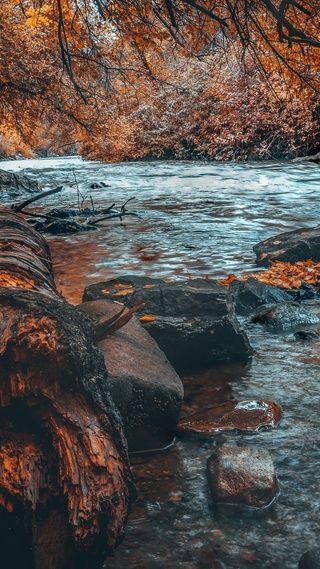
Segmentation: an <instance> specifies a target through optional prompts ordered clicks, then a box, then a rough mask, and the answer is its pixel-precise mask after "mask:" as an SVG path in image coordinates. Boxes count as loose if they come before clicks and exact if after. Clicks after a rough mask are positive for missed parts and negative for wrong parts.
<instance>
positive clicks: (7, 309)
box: [0, 208, 134, 569]
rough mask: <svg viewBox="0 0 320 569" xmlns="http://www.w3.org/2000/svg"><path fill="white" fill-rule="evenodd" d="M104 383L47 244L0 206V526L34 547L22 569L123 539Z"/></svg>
mask: <svg viewBox="0 0 320 569" xmlns="http://www.w3.org/2000/svg"><path fill="white" fill-rule="evenodd" d="M106 377H107V371H106V368H105V363H104V358H103V355H102V353H101V352H100V351H99V349H98V347H97V341H96V337H95V333H94V330H93V327H92V325H91V322H90V320H89V319H88V318H86V317H85V315H83V314H81V313H79V312H78V311H76V310H75V309H74V308H73V307H72V306H71V305H69V304H68V303H67V302H66V301H65V300H64V299H63V298H62V297H61V296H60V295H59V294H58V292H57V291H56V289H55V286H54V281H53V277H52V272H51V259H50V252H49V248H48V245H47V243H46V242H45V240H44V239H43V238H42V237H41V236H40V235H39V234H38V233H36V232H35V231H34V230H33V229H32V228H30V227H29V226H28V224H27V223H26V222H25V221H24V220H23V219H22V218H21V217H20V216H18V215H17V214H15V213H13V212H12V211H10V210H9V209H6V208H0V442H1V445H0V504H1V507H0V525H1V520H3V519H7V518H8V520H9V525H10V524H12V525H13V526H14V528H15V529H16V530H17V531H20V532H21V535H22V534H23V539H24V540H25V541H26V544H27V549H28V551H30V547H31V548H32V555H30V554H28V555H29V557H30V559H28V555H27V556H26V557H25V559H24V563H23V566H24V567H25V568H26V567H30V568H31V567H32V568H33V567H34V568H35V569H44V568H46V569H64V568H66V569H67V568H68V569H71V568H73V567H76V568H77V569H79V568H80V567H89V566H90V568H91V569H93V567H94V566H95V564H96V565H97V566H98V565H99V562H100V561H101V560H102V558H103V556H104V555H105V553H107V552H110V551H111V550H112V549H113V548H114V547H115V546H116V545H117V544H118V542H119V541H120V540H121V538H122V535H123V530H124V525H125V521H126V518H127V515H128V511H129V509H130V505H131V503H132V500H133V497H134V484H133V479H132V475H131V473H130V468H129V461H128V457H127V447H126V441H125V438H124V434H123V425H122V420H121V418H120V415H119V413H118V410H117V409H116V407H115V405H114V404H113V401H112V399H111V397H110V395H109V393H108V392H107V390H106V387H105V385H106ZM1 516H2V518H1ZM5 535H6V534H5V532H4V533H3V536H5ZM30 541H31V544H30ZM11 553H12V557H11V559H10V560H8V565H7V566H8V567H9V566H10V567H11V568H14V567H15V566H16V567H19V566H20V565H19V562H18V561H17V563H16V565H15V562H14V559H13V557H14V555H13V554H14V552H11ZM28 563H29V565H28ZM4 569H6V565H5V566H4Z"/></svg>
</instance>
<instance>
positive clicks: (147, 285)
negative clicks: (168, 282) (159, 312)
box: [142, 284, 156, 288]
mask: <svg viewBox="0 0 320 569" xmlns="http://www.w3.org/2000/svg"><path fill="white" fill-rule="evenodd" d="M155 286H156V285H155V284H146V285H143V287H142V288H154V287H155Z"/></svg>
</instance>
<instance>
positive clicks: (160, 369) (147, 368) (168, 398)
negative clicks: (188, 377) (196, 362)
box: [79, 300, 183, 452]
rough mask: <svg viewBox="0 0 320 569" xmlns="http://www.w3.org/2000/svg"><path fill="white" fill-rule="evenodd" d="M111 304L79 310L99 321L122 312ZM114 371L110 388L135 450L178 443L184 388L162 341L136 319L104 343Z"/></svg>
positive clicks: (86, 305)
mask: <svg viewBox="0 0 320 569" xmlns="http://www.w3.org/2000/svg"><path fill="white" fill-rule="evenodd" d="M119 308H121V307H120V306H119V304H116V303H115V302H112V301H110V300H97V301H93V302H86V303H84V304H81V305H80V306H79V309H81V310H84V311H85V312H86V313H87V314H89V316H90V317H91V319H92V320H93V321H95V323H98V322H100V321H102V320H107V319H108V318H111V317H112V316H114V315H115V314H117V313H118V312H119ZM99 348H100V350H101V351H102V353H103V355H104V358H105V364H106V368H107V370H108V379H107V382H108V389H109V390H110V393H111V395H112V398H113V400H114V402H115V403H116V405H117V407H118V408H119V411H120V413H121V415H122V417H123V420H124V426H125V434H126V437H127V440H128V445H129V451H131V452H132V451H141V450H148V449H156V448H163V447H165V446H167V445H168V444H170V443H171V442H172V440H173V436H174V432H175V428H176V424H177V421H178V416H179V411H180V406H181V403H182V400H183V385H182V382H181V380H180V378H179V377H178V375H177V374H176V372H175V371H174V369H173V368H172V367H171V365H170V364H169V362H168V361H167V359H166V357H165V355H164V353H163V352H162V351H161V350H160V349H159V347H158V346H157V344H156V342H155V341H154V340H153V339H152V338H151V336H150V335H149V334H148V332H147V331H146V330H144V329H143V327H142V326H141V324H140V323H139V320H138V319H137V318H136V317H135V316H133V317H132V319H131V320H130V322H128V323H127V324H126V325H125V326H124V327H123V328H121V329H120V330H118V331H117V332H116V333H115V334H113V335H111V336H107V337H106V338H105V339H104V340H101V341H100V342H99Z"/></svg>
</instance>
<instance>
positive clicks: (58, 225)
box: [28, 219, 97, 235]
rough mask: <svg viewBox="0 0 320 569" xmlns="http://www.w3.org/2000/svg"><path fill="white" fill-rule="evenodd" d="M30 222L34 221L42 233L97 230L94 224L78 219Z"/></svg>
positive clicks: (29, 221)
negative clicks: (80, 221)
mask: <svg viewBox="0 0 320 569" xmlns="http://www.w3.org/2000/svg"><path fill="white" fill-rule="evenodd" d="M28 223H32V225H33V227H34V229H36V230H37V231H40V233H51V234H52V235H61V234H63V233H79V232H81V231H95V230H96V229H97V228H96V227H95V226H94V225H88V224H81V223H77V222H76V221H69V220H68V219H46V220H45V221H33V220H28Z"/></svg>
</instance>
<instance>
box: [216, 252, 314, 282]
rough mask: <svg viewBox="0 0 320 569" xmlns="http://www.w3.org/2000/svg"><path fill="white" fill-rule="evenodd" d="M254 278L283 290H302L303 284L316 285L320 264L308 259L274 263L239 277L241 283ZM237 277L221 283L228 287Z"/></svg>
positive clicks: (230, 276)
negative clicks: (262, 269)
mask: <svg viewBox="0 0 320 569" xmlns="http://www.w3.org/2000/svg"><path fill="white" fill-rule="evenodd" d="M251 277H253V278H254V279H256V280H257V281H259V282H261V283H265V284H269V285H272V286H277V287H279V288H283V289H291V288H296V289H298V288H300V287H301V286H302V284H303V283H307V284H309V285H316V284H317V283H318V278H319V277H320V263H316V262H314V261H312V259H308V260H307V261H298V262H297V263H293V264H291V263H288V262H285V261H274V262H273V263H271V265H270V267H269V268H268V269H266V270H264V271H257V272H253V273H248V274H246V275H242V276H241V277H239V279H238V280H239V281H247V280H248V279H249V278H251ZM235 278H236V276H235V275H234V274H231V275H229V276H228V277H227V278H226V279H223V280H221V281H220V282H221V283H222V284H224V285H226V286H228V285H229V284H230V283H232V281H234V280H235Z"/></svg>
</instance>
